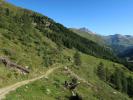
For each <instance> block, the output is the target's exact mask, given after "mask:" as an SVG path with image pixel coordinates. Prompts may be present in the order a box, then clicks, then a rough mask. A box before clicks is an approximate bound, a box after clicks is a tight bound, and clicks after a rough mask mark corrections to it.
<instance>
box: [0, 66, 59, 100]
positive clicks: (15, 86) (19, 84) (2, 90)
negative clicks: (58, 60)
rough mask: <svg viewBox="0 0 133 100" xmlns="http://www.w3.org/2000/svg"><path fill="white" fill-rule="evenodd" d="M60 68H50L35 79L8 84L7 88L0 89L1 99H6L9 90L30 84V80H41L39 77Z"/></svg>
mask: <svg viewBox="0 0 133 100" xmlns="http://www.w3.org/2000/svg"><path fill="white" fill-rule="evenodd" d="M58 68H60V67H54V68H50V69H49V70H48V71H47V72H46V73H45V74H44V75H41V76H39V77H36V78H33V79H29V80H25V81H21V82H18V83H16V84H13V85H11V86H7V87H5V88H2V89H0V100H2V99H4V98H5V96H6V95H7V94H8V93H9V92H11V91H14V90H16V89H17V88H19V87H21V86H23V85H26V84H28V83H30V82H34V81H36V80H39V79H41V78H43V77H48V76H49V75H50V74H51V73H52V72H54V71H55V70H56V69H58Z"/></svg>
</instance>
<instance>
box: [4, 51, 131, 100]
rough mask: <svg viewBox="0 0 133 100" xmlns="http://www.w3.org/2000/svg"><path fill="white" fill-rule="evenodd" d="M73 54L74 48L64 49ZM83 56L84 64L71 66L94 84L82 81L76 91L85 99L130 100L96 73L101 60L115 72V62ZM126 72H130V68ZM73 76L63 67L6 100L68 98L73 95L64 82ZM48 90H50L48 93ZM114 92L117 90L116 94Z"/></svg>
mask: <svg viewBox="0 0 133 100" xmlns="http://www.w3.org/2000/svg"><path fill="white" fill-rule="evenodd" d="M73 54H74V50H69V49H67V50H64V55H69V56H70V57H72V55H73ZM81 58H82V66H80V67H79V68H77V67H76V66H73V64H72V63H71V66H69V68H70V69H71V70H72V71H73V72H75V73H76V74H77V75H79V76H80V77H81V78H84V79H85V80H87V81H88V82H89V83H91V84H92V85H93V88H91V87H89V86H88V85H87V84H86V83H83V82H81V83H80V84H79V86H78V87H77V89H76V91H77V93H78V94H80V95H81V96H82V98H83V100H130V99H129V98H128V96H127V95H126V94H122V93H120V92H118V91H116V90H114V89H113V88H111V87H110V86H109V85H107V84H106V83H104V82H103V81H101V80H99V78H98V77H97V75H96V73H95V69H96V67H97V65H98V64H99V62H101V61H102V62H103V63H104V65H105V66H106V67H108V68H109V69H110V71H112V72H113V71H114V68H113V67H112V66H113V62H110V61H107V60H103V59H99V58H95V57H92V56H88V55H85V54H82V55H81ZM64 66H67V64H64ZM116 66H117V67H119V68H124V67H123V66H122V65H120V64H116ZM125 70H126V69H125ZM125 72H128V70H126V71H125ZM127 75H129V74H127ZM130 75H131V73H130ZM72 78H73V77H72V76H71V75H70V74H66V73H65V72H64V69H63V68H61V69H59V70H56V71H54V73H52V74H51V75H50V76H49V79H48V80H47V79H45V78H43V79H41V80H38V81H36V82H33V83H31V84H28V85H25V86H22V87H20V88H18V89H17V90H16V91H13V92H11V93H10V94H8V95H7V97H6V99H5V100H31V99H32V100H68V98H67V97H69V96H71V92H70V91H69V90H67V89H65V88H64V86H63V83H64V81H65V80H68V81H69V80H71V79H72ZM27 87H28V88H27ZM47 90H49V91H50V92H49V93H48V91H47ZM113 92H116V94H114V93H113Z"/></svg>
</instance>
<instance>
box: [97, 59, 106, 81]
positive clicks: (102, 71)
mask: <svg viewBox="0 0 133 100" xmlns="http://www.w3.org/2000/svg"><path fill="white" fill-rule="evenodd" d="M97 75H98V77H99V78H100V79H101V80H103V81H106V72H105V68H104V64H103V63H102V62H100V64H99V65H98V67H97Z"/></svg>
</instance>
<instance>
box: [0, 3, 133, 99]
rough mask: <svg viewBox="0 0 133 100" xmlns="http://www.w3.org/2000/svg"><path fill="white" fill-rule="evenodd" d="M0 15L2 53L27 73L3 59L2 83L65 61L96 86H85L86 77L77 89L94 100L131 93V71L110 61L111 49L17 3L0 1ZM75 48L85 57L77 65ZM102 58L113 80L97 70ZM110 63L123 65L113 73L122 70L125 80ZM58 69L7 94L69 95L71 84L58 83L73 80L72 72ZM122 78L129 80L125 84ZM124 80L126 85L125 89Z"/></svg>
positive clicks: (0, 69)
mask: <svg viewBox="0 0 133 100" xmlns="http://www.w3.org/2000/svg"><path fill="white" fill-rule="evenodd" d="M0 15H1V17H0V56H4V57H8V58H9V59H10V60H11V61H13V62H16V63H17V64H19V65H23V66H26V67H28V69H29V70H30V73H29V74H26V75H23V74H21V73H20V72H18V71H17V70H15V69H13V68H10V66H5V65H4V63H0V87H3V86H7V85H9V84H13V83H16V82H17V81H21V80H25V79H31V78H34V77H36V76H40V75H41V74H44V72H45V71H46V70H47V69H48V68H49V67H52V65H53V64H55V63H59V64H61V65H63V66H64V67H65V66H68V67H69V68H70V69H71V70H72V72H74V73H76V74H75V75H79V77H81V79H84V80H86V81H88V82H90V83H91V84H93V86H94V87H95V86H96V87H97V88H94V90H93V89H92V88H90V87H89V90H88V89H87V88H86V87H88V86H86V84H85V83H86V82H85V83H82V82H81V87H79V93H80V94H81V95H83V97H84V96H85V97H86V98H87V99H88V98H89V97H88V94H90V95H91V97H90V98H91V99H92V100H95V99H96V100H97V99H103V98H105V99H107V98H109V100H115V99H116V100H119V98H120V99H121V98H124V99H126V100H130V98H129V97H128V96H127V95H126V93H127V94H128V95H129V96H132V93H133V91H132V90H133V87H132V83H133V81H132V72H130V71H129V70H128V69H126V68H125V67H123V65H120V64H117V63H114V62H110V61H109V60H112V61H117V57H116V56H115V55H113V53H112V52H111V50H110V49H107V48H106V47H103V46H101V45H99V44H97V43H95V42H93V41H90V40H88V39H85V38H83V37H81V36H79V35H77V34H76V33H74V32H72V31H70V30H69V29H67V28H65V27H64V26H63V25H61V24H59V23H56V22H55V21H53V20H52V19H50V18H48V17H46V16H43V15H41V14H39V13H36V12H33V11H30V10H27V9H22V8H18V7H15V6H13V5H11V4H8V3H6V2H3V1H2V2H1V6H0ZM68 48H69V49H68ZM75 49H76V50H79V51H81V52H80V53H81V60H82V62H83V64H81V66H76V64H75V63H74V61H75V59H74V57H73V56H74V53H75V52H76V50H75ZM83 53H85V54H83ZM87 54H89V55H93V56H95V57H92V56H89V55H87ZM101 58H103V59H101ZM104 59H107V60H104ZM78 60H79V59H78ZM100 61H102V62H103V63H104V64H105V67H108V68H109V69H110V70H109V72H111V74H109V78H110V79H113V80H110V81H107V80H106V81H105V80H101V79H100V78H98V76H97V74H96V72H95V71H96V69H97V66H98V64H99V62H100ZM69 64H70V65H71V66H70V65H69ZM113 65H115V66H118V68H119V69H120V70H122V74H120V75H118V74H117V75H116V76H122V75H123V73H124V76H126V77H124V80H127V81H124V82H123V78H122V77H119V78H120V80H117V79H116V77H114V76H115V75H114V74H115V73H114V70H115V69H114V66H113ZM116 68H117V67H116ZM62 72H64V70H62V69H61V70H59V74H58V71H57V73H56V72H55V73H53V74H54V75H53V76H52V79H51V80H49V79H48V78H46V81H37V84H36V83H33V85H32V87H31V88H30V89H23V87H22V90H21V89H20V91H19V89H18V90H16V93H20V94H18V95H17V97H15V95H14V94H11V95H10V96H9V98H8V97H7V99H10V100H11V99H13V100H15V99H16V100H18V98H19V97H20V98H19V99H20V100H21V99H23V98H21V95H24V96H26V98H24V99H27V98H28V99H33V98H34V99H36V97H38V96H40V97H44V98H46V97H47V98H48V99H47V100H50V99H51V98H52V99H58V98H57V97H59V96H60V95H61V96H63V98H64V97H65V95H67V96H70V95H71V94H70V91H69V90H66V91H67V93H66V94H65V93H64V92H63V91H62V89H64V88H62V85H63V84H62V83H63V82H64V81H65V80H64V79H68V80H71V76H68V77H66V74H65V73H63V74H62ZM60 73H61V74H60ZM106 73H107V72H106ZM64 74H65V75H64ZM112 75H113V76H112ZM58 78H59V79H58ZM119 78H118V79H119ZM115 79H116V81H115ZM47 80H48V81H47ZM53 80H54V81H53ZM60 80H61V83H60ZM117 81H118V82H120V85H119V83H118V84H117ZM126 82H127V83H128V84H126ZM44 83H45V84H44ZM122 83H124V84H126V85H123V84H122ZM42 84H43V85H42ZM60 85H61V87H60ZM40 86H41V87H40ZM45 86H48V87H49V88H51V90H52V94H51V93H49V92H50V91H49V90H48V89H47V87H45ZM120 86H122V87H121V88H122V89H121V90H120V89H119V88H118V87H120ZM124 86H125V87H128V88H129V89H128V90H127V89H125V88H124ZM26 88H27V87H26ZM32 89H35V90H32ZM95 89H96V90H95ZM114 89H116V90H118V91H119V92H118V91H116V90H114ZM60 90H61V92H60ZM64 91H65V90H64ZM97 91H98V92H97ZM100 91H103V92H100ZM114 91H116V92H117V95H114V94H115V93H113V92H114ZM126 91H127V92H126ZM27 92H28V93H27ZM105 93H106V95H105ZM123 93H125V94H123ZM44 94H45V95H44ZM58 95H59V96H58ZM24 96H23V97H24ZM34 96H35V97H34ZM44 98H39V99H40V100H41V99H44Z"/></svg>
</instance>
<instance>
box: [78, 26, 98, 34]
mask: <svg viewBox="0 0 133 100" xmlns="http://www.w3.org/2000/svg"><path fill="white" fill-rule="evenodd" d="M78 30H79V31H82V32H87V33H90V34H95V33H94V32H92V31H91V30H89V29H88V28H86V27H82V28H79V29H78Z"/></svg>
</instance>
